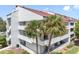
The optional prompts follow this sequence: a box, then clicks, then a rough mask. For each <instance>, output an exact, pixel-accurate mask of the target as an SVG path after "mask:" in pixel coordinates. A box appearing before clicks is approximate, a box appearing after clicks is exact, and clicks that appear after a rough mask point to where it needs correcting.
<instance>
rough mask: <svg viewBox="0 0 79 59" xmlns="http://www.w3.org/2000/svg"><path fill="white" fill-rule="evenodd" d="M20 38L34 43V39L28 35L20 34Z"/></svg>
mask: <svg viewBox="0 0 79 59" xmlns="http://www.w3.org/2000/svg"><path fill="white" fill-rule="evenodd" d="M18 38H19V39H22V40H25V41H27V42H29V43H32V42H33V39H32V38H29V37H27V36H23V35H20V34H19V35H18Z"/></svg>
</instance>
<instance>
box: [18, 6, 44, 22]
mask: <svg viewBox="0 0 79 59" xmlns="http://www.w3.org/2000/svg"><path fill="white" fill-rule="evenodd" d="M17 9H18V12H19V19H18V21H31V20H41V19H43V17H42V16H40V15H38V14H36V13H33V12H31V11H29V10H27V9H24V8H21V7H17Z"/></svg>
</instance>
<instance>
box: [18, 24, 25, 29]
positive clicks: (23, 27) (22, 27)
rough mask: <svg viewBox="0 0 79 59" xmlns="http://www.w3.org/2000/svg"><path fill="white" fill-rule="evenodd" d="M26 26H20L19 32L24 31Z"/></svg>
mask: <svg viewBox="0 0 79 59" xmlns="http://www.w3.org/2000/svg"><path fill="white" fill-rule="evenodd" d="M25 27H26V26H20V25H19V26H18V28H19V30H24V29H25Z"/></svg>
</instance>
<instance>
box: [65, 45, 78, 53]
mask: <svg viewBox="0 0 79 59" xmlns="http://www.w3.org/2000/svg"><path fill="white" fill-rule="evenodd" d="M78 52H79V47H78V46H74V47H72V48H71V49H69V50H68V51H67V52H65V54H77V53H78Z"/></svg>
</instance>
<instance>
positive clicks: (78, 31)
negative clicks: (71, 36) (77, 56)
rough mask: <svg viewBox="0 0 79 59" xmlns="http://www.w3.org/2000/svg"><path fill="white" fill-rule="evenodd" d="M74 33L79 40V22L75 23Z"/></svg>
mask: <svg viewBox="0 0 79 59" xmlns="http://www.w3.org/2000/svg"><path fill="white" fill-rule="evenodd" d="M74 32H75V35H76V37H77V38H79V21H77V22H76V23H75V28H74Z"/></svg>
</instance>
